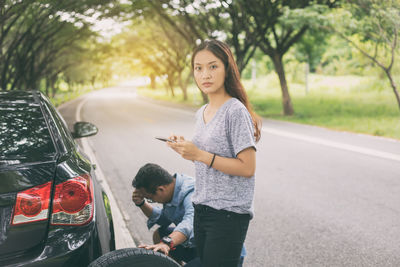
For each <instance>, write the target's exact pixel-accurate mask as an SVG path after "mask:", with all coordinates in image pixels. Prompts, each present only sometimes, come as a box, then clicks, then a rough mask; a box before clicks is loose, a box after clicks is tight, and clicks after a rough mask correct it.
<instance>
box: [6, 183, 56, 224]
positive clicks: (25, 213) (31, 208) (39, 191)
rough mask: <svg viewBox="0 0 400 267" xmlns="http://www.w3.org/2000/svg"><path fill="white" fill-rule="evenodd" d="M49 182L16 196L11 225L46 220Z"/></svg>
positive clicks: (49, 189) (49, 190)
mask: <svg viewBox="0 0 400 267" xmlns="http://www.w3.org/2000/svg"><path fill="white" fill-rule="evenodd" d="M50 192H51V182H48V183H45V184H42V185H38V186H35V187H33V188H30V189H27V190H25V191H22V192H19V193H18V194H17V201H16V203H15V207H14V215H13V219H12V223H11V224H12V225H17V224H22V223H29V222H36V221H42V220H46V219H47V218H48V214H49V202H50Z"/></svg>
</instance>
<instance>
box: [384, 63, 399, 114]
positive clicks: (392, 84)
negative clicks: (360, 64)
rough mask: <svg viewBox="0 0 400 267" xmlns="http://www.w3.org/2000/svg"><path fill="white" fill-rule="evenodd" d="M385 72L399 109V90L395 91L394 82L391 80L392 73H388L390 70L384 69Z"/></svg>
mask: <svg viewBox="0 0 400 267" xmlns="http://www.w3.org/2000/svg"><path fill="white" fill-rule="evenodd" d="M385 73H386V75H387V77H388V78H389V81H390V85H391V86H392V89H393V92H394V95H395V96H396V100H397V104H398V106H399V109H400V96H399V92H398V91H397V86H396V83H395V81H394V80H393V77H392V74H391V73H390V70H385Z"/></svg>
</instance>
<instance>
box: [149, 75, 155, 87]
mask: <svg viewBox="0 0 400 267" xmlns="http://www.w3.org/2000/svg"><path fill="white" fill-rule="evenodd" d="M150 87H151V89H153V90H155V89H156V75H154V74H150Z"/></svg>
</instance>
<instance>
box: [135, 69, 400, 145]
mask: <svg viewBox="0 0 400 267" xmlns="http://www.w3.org/2000/svg"><path fill="white" fill-rule="evenodd" d="M243 84H244V86H245V88H246V89H247V93H248V95H249V98H250V102H251V103H252V105H253V107H254V109H255V111H256V112H257V113H258V114H259V115H260V116H262V117H265V118H271V119H278V120H285V121H291V122H297V123H304V124H310V125H317V126H322V127H326V128H331V129H335V130H340V131H350V132H357V133H365V134H370V135H377V136H384V137H390V138H395V139H400V110H399V107H398V106H397V102H396V99H395V96H394V93H393V91H392V89H391V87H390V86H389V84H388V83H387V82H386V80H379V79H378V78H376V77H360V76H350V75H349V76H323V75H310V77H309V85H310V86H309V87H310V88H309V91H308V93H307V94H306V92H305V85H304V84H299V83H289V91H290V95H291V99H292V103H293V107H294V110H295V114H294V115H293V116H283V114H282V100H281V90H280V86H279V81H278V79H277V78H276V75H275V74H274V73H272V74H270V75H268V76H265V77H261V78H259V79H257V80H256V82H255V83H252V81H250V80H244V81H243ZM138 92H139V94H141V95H145V96H148V97H152V98H156V99H161V100H167V101H174V102H178V103H186V104H190V105H193V106H200V105H201V97H200V94H199V93H198V89H197V88H196V87H195V86H194V85H192V86H190V88H189V89H188V92H189V93H188V95H189V100H188V101H186V102H184V101H183V97H182V94H181V92H180V90H179V89H177V90H176V95H175V97H174V98H173V97H171V96H170V95H167V94H166V91H165V90H150V89H146V88H142V89H140V90H139V91H138Z"/></svg>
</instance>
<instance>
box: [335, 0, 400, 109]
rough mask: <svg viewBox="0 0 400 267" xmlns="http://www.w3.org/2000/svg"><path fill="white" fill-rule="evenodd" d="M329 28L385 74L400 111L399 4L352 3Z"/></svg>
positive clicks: (377, 0) (370, 0)
mask: <svg viewBox="0 0 400 267" xmlns="http://www.w3.org/2000/svg"><path fill="white" fill-rule="evenodd" d="M343 7H344V9H343V10H341V12H339V13H337V14H336V16H334V17H333V20H332V21H331V24H330V25H329V26H328V27H329V29H331V30H332V31H333V32H335V33H337V34H338V35H339V36H340V37H342V38H343V39H344V40H346V41H347V42H348V43H349V44H351V45H352V46H353V47H354V48H356V49H357V50H358V51H360V52H361V53H362V54H363V55H364V56H366V57H367V58H369V59H370V60H371V61H372V62H373V63H374V64H376V65H377V66H378V67H379V68H381V69H382V70H383V72H384V73H385V75H386V77H387V78H388V80H389V82H390V85H391V87H392V89H393V93H394V95H395V97H396V100H397V103H398V106H399V108H400V96H399V92H398V90H397V84H396V81H395V80H394V77H393V74H392V70H393V66H394V63H395V59H396V53H398V49H399V32H400V1H399V0H388V1H380V0H349V1H347V3H345V4H344V5H343Z"/></svg>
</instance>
